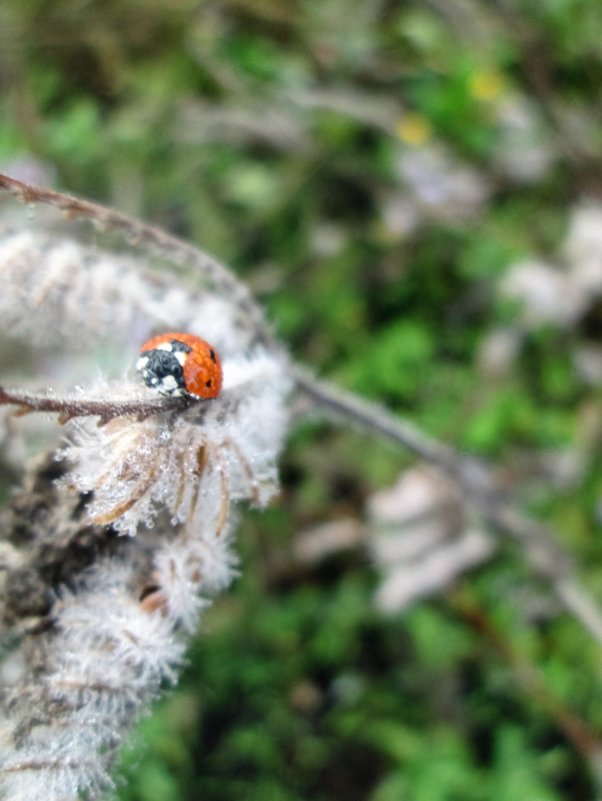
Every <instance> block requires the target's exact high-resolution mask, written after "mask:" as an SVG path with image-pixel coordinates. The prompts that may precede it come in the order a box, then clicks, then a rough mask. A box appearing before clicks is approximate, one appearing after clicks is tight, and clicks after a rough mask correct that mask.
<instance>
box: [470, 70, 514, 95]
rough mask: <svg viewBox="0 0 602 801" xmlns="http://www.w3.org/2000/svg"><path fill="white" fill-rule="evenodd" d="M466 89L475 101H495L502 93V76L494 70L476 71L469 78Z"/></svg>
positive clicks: (503, 85)
mask: <svg viewBox="0 0 602 801" xmlns="http://www.w3.org/2000/svg"><path fill="white" fill-rule="evenodd" d="M468 88H469V90H470V94H471V95H472V96H473V97H476V98H477V100H495V98H496V97H498V96H499V95H500V94H501V93H502V92H503V91H504V88H505V81H504V76H503V75H502V73H501V72H497V71H496V70H478V71H477V72H473V74H472V75H471V76H470V81H469V83H468Z"/></svg>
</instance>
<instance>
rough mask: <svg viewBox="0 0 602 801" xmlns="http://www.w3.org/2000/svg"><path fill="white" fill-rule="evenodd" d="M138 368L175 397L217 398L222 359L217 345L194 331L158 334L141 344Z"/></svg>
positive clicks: (146, 378) (154, 386)
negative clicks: (216, 347)
mask: <svg viewBox="0 0 602 801" xmlns="http://www.w3.org/2000/svg"><path fill="white" fill-rule="evenodd" d="M136 369H137V370H138V372H139V373H140V375H141V376H142V379H143V381H144V383H145V384H146V385H147V386H149V387H151V388H152V389H156V390H157V391H158V392H160V393H161V394H162V395H169V396H170V397H172V398H175V397H178V396H182V395H186V396H189V397H193V398H217V396H218V395H219V393H220V390H221V388H222V363H221V361H220V358H219V356H218V355H217V353H216V351H215V348H214V347H213V346H212V345H210V344H209V343H208V342H205V340H204V339H201V338H200V337H195V336H194V334H177V333H168V334H159V335H158V336H156V337H153V338H152V339H149V340H148V342H145V343H144V345H142V347H141V348H140V358H139V359H138V361H137V363H136Z"/></svg>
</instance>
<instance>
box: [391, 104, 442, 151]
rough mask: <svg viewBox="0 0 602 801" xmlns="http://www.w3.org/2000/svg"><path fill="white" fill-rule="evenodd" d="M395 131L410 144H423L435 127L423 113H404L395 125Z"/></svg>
mask: <svg viewBox="0 0 602 801" xmlns="http://www.w3.org/2000/svg"><path fill="white" fill-rule="evenodd" d="M395 133H396V134H397V136H398V137H399V138H400V139H401V140H402V141H403V142H407V143H408V145H423V144H424V143H425V142H426V141H427V140H428V139H430V138H431V136H432V134H433V127H432V125H431V124H430V122H429V121H428V120H427V118H426V117H423V116H422V114H416V113H414V112H411V113H409V114H404V115H403V117H402V118H401V119H400V120H399V122H398V123H397V125H396V126H395Z"/></svg>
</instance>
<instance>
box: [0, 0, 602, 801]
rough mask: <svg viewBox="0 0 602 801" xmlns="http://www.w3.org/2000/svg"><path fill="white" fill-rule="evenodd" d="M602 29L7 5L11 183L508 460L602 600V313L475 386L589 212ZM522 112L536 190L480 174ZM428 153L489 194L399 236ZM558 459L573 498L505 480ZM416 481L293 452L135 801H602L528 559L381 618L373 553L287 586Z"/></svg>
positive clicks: (356, 13)
mask: <svg viewBox="0 0 602 801" xmlns="http://www.w3.org/2000/svg"><path fill="white" fill-rule="evenodd" d="M601 30H602V6H601V5H600V3H599V2H598V0H538V2H531V1H530V0H507V1H506V2H502V0H498V2H486V1H485V0H482V2H477V0H450V1H449V2H443V1H442V0H438V1H433V2H419V1H418V0H417V1H416V2H409V1H404V0H398V1H397V2H395V1H394V0H390V1H389V2H386V0H365V2H353V0H323V1H322V2H311V0H289V2H282V1H281V0H214V1H213V2H198V0H194V1H193V0H170V1H169V2H168V0H54V2H44V1H43V0H20V2H10V0H0V89H1V94H0V160H1V163H2V166H3V168H4V170H5V171H10V169H11V167H13V168H14V167H15V165H17V166H18V165H21V167H23V165H27V164H30V163H31V162H30V160H31V158H32V157H35V158H36V159H37V160H38V161H37V164H38V169H41V168H43V169H46V170H48V173H47V176H48V181H49V182H52V183H54V184H55V185H57V186H59V187H61V188H64V189H66V190H68V191H72V192H76V193H79V194H82V195H84V196H87V197H90V198H97V199H99V200H101V201H103V202H105V203H108V204H112V205H114V206H116V207H118V208H120V209H121V210H123V211H126V212H129V213H132V214H135V215H137V216H140V217H143V218H145V219H148V220H152V221H154V222H156V223H158V224H160V225H163V226H165V227H167V228H169V229H170V230H172V231H175V232H176V233H178V234H180V235H181V236H183V237H186V238H188V239H190V240H192V241H194V242H197V243H199V244H200V245H201V246H202V247H203V248H204V249H206V250H208V251H210V252H212V253H214V254H216V255H218V256H219V257H220V258H221V259H222V260H223V261H225V262H227V263H229V264H231V265H232V266H233V268H234V269H235V270H236V271H237V272H238V273H239V274H240V275H241V276H242V277H244V279H245V280H246V281H248V282H249V284H250V285H251V287H252V288H253V290H254V291H255V292H256V294H257V295H258V296H259V297H260V298H261V299H262V301H263V303H264V305H265V307H266V310H267V313H268V315H269V317H270V319H271V320H272V321H273V323H274V326H275V328H276V330H277V332H278V334H279V336H280V337H281V338H282V339H283V340H284V341H286V342H287V343H288V344H289V346H290V348H291V351H292V352H293V353H294V355H295V357H297V358H298V359H299V360H301V361H304V362H306V363H308V364H310V365H311V366H313V367H314V368H315V369H316V371H318V372H319V373H321V374H324V375H328V376H329V377H331V378H332V379H334V380H336V381H337V382H338V383H340V384H341V385H343V386H346V387H348V388H351V389H353V390H355V391H357V392H358V393H360V394H362V395H364V396H366V397H370V398H374V399H380V400H381V401H383V402H385V403H386V404H388V405H389V406H390V407H391V408H392V409H394V410H397V411H398V412H400V413H403V414H405V415H408V416H410V417H411V418H412V420H414V421H415V422H416V424H417V425H418V426H420V427H421V428H423V429H424V430H426V431H428V432H429V433H430V434H432V435H435V436H437V437H440V438H442V439H444V440H446V441H449V442H453V443H454V444H455V445H457V446H458V447H461V448H465V449H468V450H470V451H472V452H474V453H477V454H480V455H483V456H486V457H488V458H490V459H492V460H494V461H499V462H500V463H506V464H509V465H510V466H509V467H508V471H509V481H510V482H511V483H513V482H514V483H515V484H516V485H517V486H520V487H521V493H520V497H521V500H522V501H523V502H524V504H525V505H526V506H527V507H528V508H529V510H530V511H531V512H533V514H536V515H538V516H540V517H541V518H543V519H545V520H547V521H549V522H550V523H552V524H553V525H554V526H556V527H557V529H558V531H559V532H560V533H559V536H561V537H562V539H563V541H564V543H565V545H566V546H567V547H568V548H569V549H570V550H571V551H572V552H573V553H574V554H575V558H576V560H577V563H578V564H580V565H581V572H582V575H583V577H584V579H585V581H586V582H587V584H588V586H589V587H590V589H591V590H592V592H593V593H594V594H596V593H597V596H598V597H599V598H602V570H601V565H602V559H601V557H602V546H601V545H600V541H599V536H598V535H599V520H598V519H597V518H596V514H597V510H598V511H599V505H600V496H601V482H600V477H599V476H600V458H599V456H598V455H597V454H598V452H599V444H600V438H601V437H600V432H601V430H602V423H601V417H600V407H599V400H600V391H599V386H598V387H597V388H596V386H595V385H594V386H592V384H591V383H588V382H586V381H585V380H584V379H583V377H582V376H580V375H579V373H578V371H577V370H576V369H575V367H574V359H573V355H574V350H575V348H576V347H577V345H579V344H580V343H590V344H592V343H593V344H595V343H599V337H600V331H601V330H602V305H601V303H600V300H599V299H598V301H597V302H596V303H594V304H592V307H591V308H590V310H589V311H588V314H587V316H585V317H583V318H582V319H580V320H578V321H577V323H576V324H575V325H574V326H573V327H572V328H570V329H568V330H567V329H562V330H560V329H558V328H557V327H554V326H553V325H548V326H540V327H536V328H534V329H530V330H529V331H527V332H526V333H525V334H524V335H523V337H522V339H521V347H520V350H519V353H518V355H517V358H516V359H515V361H514V362H513V363H512V365H511V367H510V368H509V371H508V372H507V373H506V374H505V375H504V377H503V379H499V380H497V381H496V380H495V379H491V380H484V378H483V375H482V373H481V372H480V369H479V365H478V356H479V352H480V347H481V346H482V344H483V342H484V341H485V339H486V337H487V336H488V335H489V334H490V333H491V332H492V331H494V330H496V329H497V328H499V327H500V326H509V327H512V326H513V325H517V320H518V319H519V314H520V312H519V310H518V309H517V308H516V307H515V306H514V305H512V304H509V303H508V302H505V301H502V300H500V295H499V293H498V292H497V291H496V287H497V285H498V283H499V281H500V279H501V278H502V277H503V275H504V274H505V272H506V271H507V270H508V268H509V266H510V265H511V264H513V263H514V262H516V261H517V260H519V259H521V258H523V257H526V256H529V255H532V254H543V255H550V256H554V254H556V253H557V252H558V248H559V246H560V243H561V242H562V240H563V237H564V235H565V232H566V228H567V223H568V219H569V213H570V210H571V208H573V206H574V205H575V204H576V203H577V202H578V201H579V200H580V199H581V198H584V197H589V198H598V199H600V195H601V193H602V181H601V178H602V140H601V137H600V127H599V121H600V110H601V108H600V93H599V87H600V85H601V83H602V58H601V55H602V39H601V37H600V31H601ZM510 93H516V94H517V95H519V96H521V97H523V98H526V99H527V100H528V101H529V103H531V104H532V108H533V113H534V115H535V118H536V119H537V121H538V131H539V133H538V136H540V137H541V141H542V145H541V146H542V147H543V143H544V142H552V143H553V148H555V150H554V152H555V157H554V158H552V159H551V160H550V163H549V165H548V166H547V167H546V168H545V169H544V170H542V171H541V173H540V174H539V175H538V176H537V179H536V180H517V179H515V178H513V177H512V176H509V175H508V174H507V173H504V171H503V170H501V169H500V166H499V163H498V162H497V161H496V153H497V152H498V148H499V146H500V139H501V136H502V131H501V128H500V123H499V114H498V113H497V112H498V109H499V106H500V104H501V103H502V102H503V101H504V99H505V98H507V97H508V96H509V94H510ZM567 120H568V121H572V123H571V125H570V126H569V125H568V123H567V124H565V123H566V121H567ZM567 130H568V132H567ZM435 144H436V145H437V146H441V147H444V148H445V152H446V153H448V154H450V155H451V156H452V157H453V158H454V159H457V160H460V161H461V162H462V163H464V164H466V165H470V166H471V167H472V168H474V169H475V170H477V171H478V175H479V176H480V178H479V180H481V182H482V185H483V186H485V187H487V191H486V196H485V198H484V200H483V202H482V203H480V204H478V205H477V206H476V207H475V209H474V211H473V212H471V213H468V214H462V213H459V214H456V215H454V214H451V215H447V216H441V215H437V214H433V213H432V212H429V211H428V210H427V211H425V210H424V208H422V209H420V208H419V209H418V212H417V213H418V221H417V222H416V224H413V225H412V226H410V227H409V228H408V229H407V230H405V231H404V230H400V229H399V228H397V227H396V226H395V225H391V224H390V223H388V217H387V213H388V211H387V210H388V209H389V208H390V205H389V204H390V203H391V200H392V199H395V198H398V199H401V200H403V199H404V198H405V199H407V198H408V197H410V196H409V194H408V191H407V188H406V187H405V185H404V181H403V179H402V178H400V173H399V159H400V157H401V156H402V155H403V154H407V153H409V152H411V151H412V150H413V149H416V148H418V149H419V148H424V147H428V146H430V145H435ZM534 146H535V147H536V148H537V146H538V142H537V141H536V142H535V143H534ZM518 155H519V156H520V153H519V154H518ZM528 158H529V157H528V156H525V159H526V160H528ZM40 165H41V167H40ZM410 199H411V198H410ZM415 206H416V204H415ZM452 206H454V207H455V206H458V207H460V208H454V209H452V211H459V212H461V211H462V209H461V200H455V199H454V200H453V202H452ZM414 210H415V211H416V209H414ZM565 450H567V451H570V452H576V453H578V454H579V455H580V456H581V457H582V458H583V459H584V460H585V464H586V468H585V472H584V477H583V480H582V481H580V482H579V484H578V486H571V487H568V488H567V489H565V490H558V489H557V488H555V489H551V488H550V487H549V486H548V485H547V484H546V480H545V476H542V475H539V476H536V477H533V476H530V477H529V476H527V478H526V479H525V477H524V475H523V474H522V473H521V471H520V469H519V468H517V466H516V465H517V464H520V463H521V458H522V457H524V456H525V454H527V455H531V456H533V454H538V455H539V458H540V459H543V461H544V462H545V454H553V453H561V452H563V451H565ZM358 454H361V458H358ZM409 463H410V461H409V460H404V458H403V457H400V455H399V454H396V453H395V452H393V451H392V450H391V449H389V448H388V447H386V446H385V445H382V444H380V443H378V442H376V441H372V440H370V441H367V440H366V439H365V438H363V437H362V436H361V435H360V434H358V433H354V432H349V431H333V430H331V429H329V428H328V427H326V426H318V425H306V426H305V427H303V428H302V429H301V430H299V431H297V432H296V433H295V435H294V436H293V437H292V440H291V442H290V445H289V448H288V450H287V453H286V456H285V458H284V464H283V491H282V496H281V500H280V501H279V503H278V504H276V505H275V506H274V507H273V508H271V509H270V510H268V511H267V512H263V513H261V514H255V513H253V514H249V515H247V516H245V518H244V520H243V523H242V525H241V529H240V539H239V552H240V562H241V563H240V568H241V574H240V578H239V579H238V580H237V582H236V584H235V586H234V588H233V589H232V591H231V592H230V593H228V594H227V595H226V596H225V597H223V598H221V599H220V600H219V601H218V602H217V604H216V605H215V607H214V608H213V609H212V611H210V612H209V613H208V614H207V615H206V616H205V618H204V622H203V631H202V636H201V637H199V639H198V642H197V643H196V645H195V646H194V649H193V651H192V653H191V654H190V661H189V665H188V667H187V670H186V673H185V676H184V679H183V681H182V683H181V685H180V687H179V688H178V690H177V692H175V693H174V694H172V695H171V696H169V697H168V698H167V700H165V701H163V702H162V703H161V704H160V705H159V707H158V709H157V713H156V714H155V715H154V716H153V717H152V719H149V720H148V721H146V722H145V723H144V724H143V725H142V727H141V729H140V731H139V733H138V734H137V735H136V738H135V740H134V743H133V747H132V748H131V749H130V750H129V751H128V752H127V753H126V754H125V755H124V757H123V764H122V767H121V775H122V776H123V777H124V780H123V783H122V786H121V787H120V791H119V794H120V798H121V799H122V801H192V800H193V799H200V798H202V799H205V800H206V801H234V799H237V800H239V801H240V799H244V800H245V801H301V799H310V798H311V799H312V800H313V801H334V799H345V801H356V800H357V801H359V800H360V799H368V800H369V801H402V800H405V799H407V800H408V801H455V800H456V799H457V801H485V799H487V801H513V800H514V799H525V800H526V801H557V800H558V799H571V800H573V799H574V801H583V799H590V798H591V799H593V798H594V797H596V795H597V794H599V792H600V786H601V780H600V775H601V773H600V765H599V760H600V753H601V752H600V751H598V750H597V749H599V748H600V745H601V741H600V739H599V738H598V732H599V731H600V727H601V725H602V693H601V692H600V673H601V661H600V653H599V650H598V648H597V647H596V646H595V644H593V643H592V642H591V641H590V640H589V639H588V637H587V635H586V634H585V633H584V632H583V631H582V630H581V629H580V628H579V627H578V625H577V624H576V623H575V622H574V621H572V620H571V619H568V618H567V617H566V616H563V615H561V614H558V615H557V614H555V613H553V614H548V615H542V616H541V618H539V619H536V620H534V618H533V616H532V615H530V614H527V612H526V611H525V606H526V602H525V601H524V599H525V598H531V599H533V598H535V599H540V600H542V603H544V605H545V603H547V604H548V606H549V604H550V599H549V597H548V589H547V588H546V587H545V586H541V585H540V584H539V583H538V582H537V581H536V580H535V579H534V578H533V577H532V576H531V575H530V574H529V573H528V570H527V569H526V568H525V566H524V564H523V561H522V559H521V554H520V552H518V551H514V550H513V549H512V548H511V547H509V546H505V547H503V548H502V549H501V550H500V552H499V553H498V555H497V556H496V558H495V560H493V561H492V562H490V563H488V564H487V565H486V566H484V567H482V568H480V569H479V570H477V571H475V572H473V573H472V574H470V575H468V576H466V577H465V578H464V579H463V580H462V581H461V582H459V583H458V584H457V585H456V586H455V587H453V588H452V589H450V590H449V592H448V593H447V594H446V595H445V596H442V597H437V598H433V599H430V600H427V601H424V602H422V603H420V604H419V605H416V606H414V607H413V608H412V609H410V610H409V611H407V612H404V613H403V614H400V615H398V616H392V617H385V616H383V615H382V614H381V613H379V612H378V611H377V610H376V609H375V607H374V604H373V594H374V590H375V587H376V586H377V583H378V575H377V574H376V572H375V570H374V569H373V568H372V567H371V565H370V564H369V562H368V558H367V557H366V558H359V559H358V558H349V557H348V556H347V557H336V556H335V557H333V558H332V559H331V560H329V561H327V562H326V563H325V564H322V565H320V566H319V567H316V569H315V570H309V571H307V570H297V571H296V570H294V569H291V570H288V571H283V570H282V569H281V565H282V564H283V563H285V564H288V563H289V562H290V560H291V553H292V548H293V542H294V539H295V535H296V533H297V532H298V531H299V530H301V529H303V528H306V527H308V526H311V525H312V524H314V523H319V522H322V521H326V520H336V519H339V518H342V517H346V516H352V517H358V516H361V514H362V509H363V505H364V501H365V499H366V497H367V496H368V495H369V494H370V493H371V492H373V491H375V490H376V489H378V488H379V487H382V486H385V485H386V484H387V483H391V482H392V481H393V480H394V479H395V476H396V475H397V473H398V472H399V471H400V470H401V469H402V468H403V467H405V466H407V465H408V464H409ZM527 472H528V471H527ZM521 599H522V600H521ZM596 765H597V771H598V773H596Z"/></svg>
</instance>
